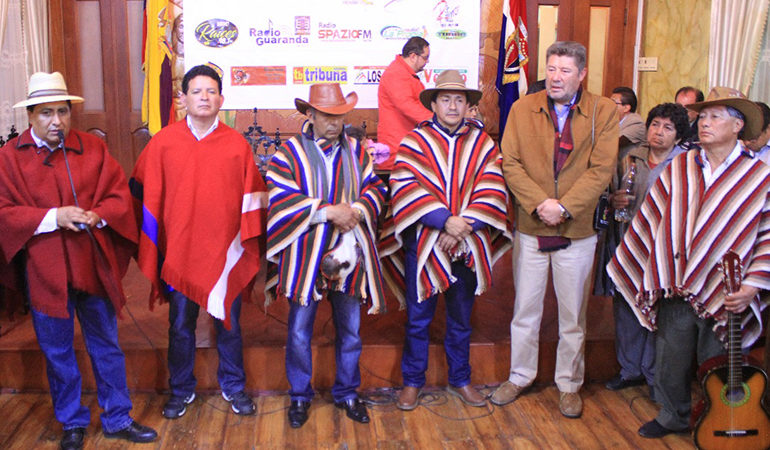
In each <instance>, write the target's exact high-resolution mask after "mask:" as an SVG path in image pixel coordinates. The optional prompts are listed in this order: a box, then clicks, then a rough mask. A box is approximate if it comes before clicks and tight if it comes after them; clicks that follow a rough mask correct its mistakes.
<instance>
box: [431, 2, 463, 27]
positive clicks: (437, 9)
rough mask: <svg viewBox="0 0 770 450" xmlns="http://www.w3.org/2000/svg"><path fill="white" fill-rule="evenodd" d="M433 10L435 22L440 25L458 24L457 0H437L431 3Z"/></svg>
mask: <svg viewBox="0 0 770 450" xmlns="http://www.w3.org/2000/svg"><path fill="white" fill-rule="evenodd" d="M433 12H434V13H435V14H436V16H435V17H436V22H438V24H439V25H441V27H456V26H457V25H458V23H457V19H458V18H459V17H460V5H459V3H458V2H457V0H438V1H437V2H436V4H435V5H433Z"/></svg>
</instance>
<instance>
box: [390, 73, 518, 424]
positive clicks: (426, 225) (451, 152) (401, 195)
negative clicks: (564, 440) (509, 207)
mask: <svg viewBox="0 0 770 450" xmlns="http://www.w3.org/2000/svg"><path fill="white" fill-rule="evenodd" d="M480 99H481V91H479V90H477V89H472V88H468V87H466V86H465V80H464V79H463V78H462V76H461V75H460V73H459V72H458V71H457V70H445V71H443V72H441V74H439V76H438V77H437V79H436V87H435V88H431V89H425V90H423V91H422V92H421V93H420V101H421V102H422V104H423V105H424V106H425V107H426V108H428V109H431V110H432V111H433V114H434V116H433V119H431V120H425V121H423V122H421V123H420V124H418V125H417V128H415V129H414V130H412V131H410V132H409V133H408V134H407V135H406V137H404V139H403V140H402V141H401V145H400V146H399V148H398V153H397V154H396V160H395V163H394V165H393V170H392V172H391V175H390V187H391V194H392V197H391V198H392V200H391V203H392V219H393V220H387V221H386V223H385V227H384V230H383V238H382V242H381V245H380V248H381V252H382V254H383V256H385V255H388V258H387V259H386V260H385V265H384V268H385V272H384V273H385V275H386V280H387V281H388V284H389V286H390V287H391V289H392V290H393V292H394V293H395V294H396V295H397V296H398V297H399V300H400V301H401V304H402V306H406V313H407V322H406V339H405V341H404V353H403V356H402V358H401V372H402V375H403V378H404V389H403V390H402V391H401V394H400V395H399V398H398V403H397V405H396V406H398V408H400V409H402V410H411V409H414V408H416V407H417V406H418V405H419V394H420V389H421V388H422V386H423V385H424V384H425V371H426V370H427V368H428V346H429V336H428V327H429V326H430V323H431V321H432V320H433V316H434V314H435V311H436V305H437V303H438V298H439V294H440V293H443V294H444V301H445V303H446V337H445V339H444V349H445V351H446V359H447V365H448V366H449V386H447V391H448V392H449V393H450V394H452V395H455V396H457V397H459V398H460V400H462V401H463V402H464V403H466V404H468V405H471V406H479V407H481V406H485V405H486V400H485V398H484V396H483V395H481V394H480V393H479V392H478V391H477V390H476V389H475V388H474V387H473V386H472V385H471V366H470V362H469V357H470V337H471V310H472V308H473V303H474V300H475V296H476V295H480V294H482V293H483V292H484V291H486V290H487V289H488V288H489V287H490V285H491V282H492V276H491V271H492V265H493V264H494V263H495V261H496V260H497V259H498V258H499V257H500V256H502V254H503V253H504V252H505V250H507V249H508V248H509V247H510V235H509V234H508V230H507V226H506V200H507V196H506V191H505V181H504V180H503V175H502V157H501V155H500V150H499V148H498V147H497V145H496V144H495V142H494V141H493V140H492V138H491V137H490V136H489V135H488V134H487V133H486V132H485V131H484V125H482V124H481V122H479V121H477V120H475V119H466V118H465V114H466V111H467V110H468V108H469V107H470V106H471V105H475V104H477V103H478V102H479V100H480ZM404 287H405V289H404Z"/></svg>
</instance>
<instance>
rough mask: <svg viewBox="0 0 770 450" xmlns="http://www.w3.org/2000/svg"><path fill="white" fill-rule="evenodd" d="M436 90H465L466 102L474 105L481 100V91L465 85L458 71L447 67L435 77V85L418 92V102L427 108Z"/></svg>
mask: <svg viewBox="0 0 770 450" xmlns="http://www.w3.org/2000/svg"><path fill="white" fill-rule="evenodd" d="M438 91H465V92H467V95H468V104H469V105H475V104H477V103H478V102H479V100H481V91H480V90H478V89H471V88H468V87H465V80H464V79H463V76H462V75H460V72H458V71H456V70H454V69H449V70H444V71H443V72H441V73H440V74H438V76H437V77H436V87H433V88H430V89H425V90H424V91H422V92H420V103H422V105H423V106H425V107H426V108H428V109H431V108H430V102H431V100H432V99H433V94H434V93H438Z"/></svg>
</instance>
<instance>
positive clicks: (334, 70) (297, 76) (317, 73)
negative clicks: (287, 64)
mask: <svg viewBox="0 0 770 450" xmlns="http://www.w3.org/2000/svg"><path fill="white" fill-rule="evenodd" d="M293 78H294V84H313V83H340V84H347V82H348V68H347V67H342V66H304V67H294V70H293Z"/></svg>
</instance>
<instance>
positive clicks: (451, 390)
mask: <svg viewBox="0 0 770 450" xmlns="http://www.w3.org/2000/svg"><path fill="white" fill-rule="evenodd" d="M446 391H447V392H449V393H450V394H451V395H454V396H455V397H458V398H459V399H460V400H461V401H462V402H463V403H465V404H466V405H469V406H475V407H477V408H480V407H482V406H487V399H486V398H483V400H481V401H480V402H471V401H469V400H468V399H466V398H465V397H463V394H461V393H460V391H458V390H457V389H455V388H454V387H452V386H447V387H446Z"/></svg>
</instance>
